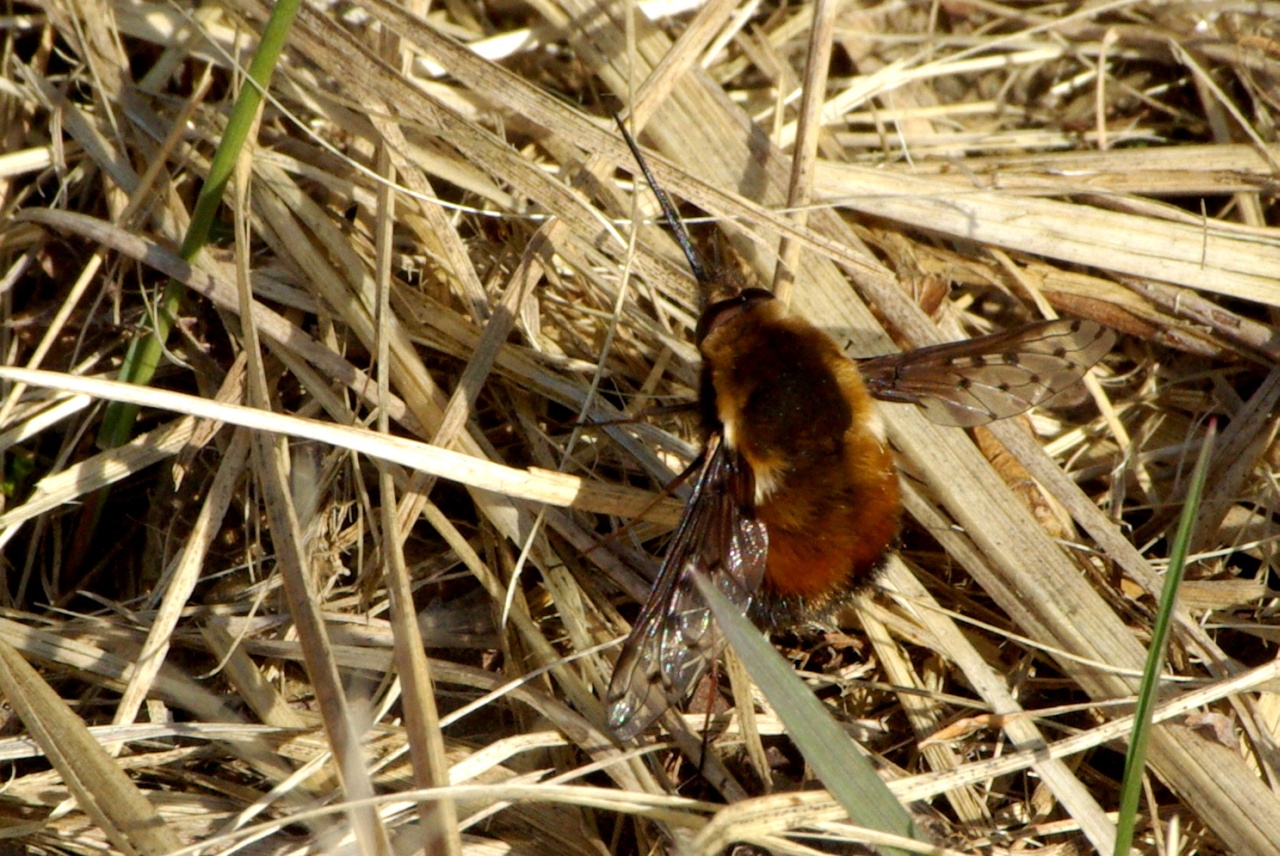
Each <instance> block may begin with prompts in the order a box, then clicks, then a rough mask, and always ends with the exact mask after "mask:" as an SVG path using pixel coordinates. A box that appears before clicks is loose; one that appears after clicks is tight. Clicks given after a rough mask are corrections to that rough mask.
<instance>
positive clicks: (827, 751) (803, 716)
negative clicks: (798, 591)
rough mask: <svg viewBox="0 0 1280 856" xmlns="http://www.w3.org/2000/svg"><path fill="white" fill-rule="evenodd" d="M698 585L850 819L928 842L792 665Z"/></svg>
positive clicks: (706, 585)
mask: <svg viewBox="0 0 1280 856" xmlns="http://www.w3.org/2000/svg"><path fill="white" fill-rule="evenodd" d="M696 581H697V583H698V590H699V591H700V592H701V593H702V596H703V597H705V598H706V600H707V603H708V605H709V606H710V607H711V610H712V612H714V613H715V616H716V620H717V621H718V622H720V629H721V630H722V631H723V632H724V635H725V638H726V639H728V641H729V644H730V645H732V646H733V649H734V651H735V652H737V654H738V657H739V658H740V659H741V660H742V663H743V665H745V666H746V667H747V671H748V672H749V673H750V674H751V677H752V679H753V680H754V681H755V682H756V685H757V686H759V687H760V689H761V691H762V692H763V693H764V694H765V697H766V698H767V699H769V703H770V704H771V705H773V708H774V710H776V711H777V713H778V716H779V718H781V719H782V722H783V724H784V725H785V726H786V728H787V733H788V734H789V735H790V737H791V739H792V740H794V741H795V744H796V746H797V747H799V749H800V752H801V753H802V754H803V755H804V757H805V760H806V761H807V762H808V763H809V766H810V767H812V768H813V771H814V772H815V773H816V774H817V775H818V778H819V779H821V780H822V784H823V785H824V786H825V787H826V789H827V791H828V792H829V793H830V794H831V796H832V797H834V798H835V799H836V801H837V802H839V803H840V805H841V806H842V807H843V808H844V809H845V811H847V812H848V813H849V817H850V819H852V820H853V821H854V822H855V823H858V824H860V825H862V826H866V827H869V828H871V829H876V830H880V831H882V832H888V833H892V834H894V835H901V836H904V837H908V838H915V839H917V840H921V841H923V840H925V839H924V838H923V836H921V835H920V833H919V832H918V831H917V830H916V828H915V824H914V823H912V821H911V816H910V815H908V814H907V812H906V809H904V808H903V807H902V804H901V803H899V802H898V800H897V798H896V797H894V795H893V794H892V793H891V792H890V791H889V788H888V787H887V786H886V785H885V783H884V782H883V781H882V780H881V778H880V777H879V776H878V775H876V771H875V769H874V768H872V766H871V762H870V761H868V760H867V758H866V756H864V755H863V754H862V753H861V752H859V751H858V748H857V747H856V746H855V745H854V743H853V740H852V739H850V737H849V735H847V734H846V733H845V732H844V730H843V729H842V728H841V727H840V725H839V724H838V723H837V722H836V721H835V720H834V719H833V718H832V716H831V714H830V713H829V712H828V711H827V709H826V708H825V707H823V705H822V702H820V701H818V699H817V698H815V697H814V695H813V693H812V692H810V691H809V688H808V687H807V686H805V684H804V682H803V681H801V680H800V678H799V677H798V676H797V675H796V673H795V670H794V669H792V668H791V665H790V664H789V663H787V661H786V660H784V659H783V658H782V657H781V656H780V655H779V654H778V652H777V651H775V650H774V649H773V646H772V645H770V644H769V642H768V640H766V639H765V638H764V637H763V636H761V635H760V631H759V630H757V629H756V628H755V626H754V625H753V624H752V623H751V622H750V621H748V620H747V618H746V617H745V616H744V615H743V614H742V613H741V612H740V611H739V610H738V609H737V608H736V607H735V606H734V605H733V604H732V603H730V602H729V600H728V598H726V597H725V596H724V595H723V594H721V593H720V591H719V590H718V589H716V587H715V585H714V584H712V583H710V582H709V581H707V580H706V579H704V578H702V577H696ZM885 852H893V853H898V852H901V851H897V850H892V851H890V850H888V849H886V850H885Z"/></svg>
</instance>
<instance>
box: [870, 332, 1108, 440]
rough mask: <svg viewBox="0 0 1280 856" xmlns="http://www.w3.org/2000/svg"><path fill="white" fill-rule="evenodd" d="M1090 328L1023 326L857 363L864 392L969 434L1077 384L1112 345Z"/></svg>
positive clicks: (1103, 335)
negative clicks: (921, 411)
mask: <svg viewBox="0 0 1280 856" xmlns="http://www.w3.org/2000/svg"><path fill="white" fill-rule="evenodd" d="M1115 340H1116V336H1115V333H1114V332H1112V331H1111V330H1110V329H1108V328H1106V327H1103V326H1102V325H1101V324H1096V323H1094V322H1092V321H1082V320H1066V319H1064V320H1057V321H1042V322H1040V323H1037V324H1028V325H1027V326H1025V327H1020V328H1018V329H1016V330H1010V331H1008V332H1005V333H995V334H993V335H990V336H982V337H980V338H977V339H969V340H967V341H964V342H952V343H949V344H946V345H933V346H930V347H927V348H918V349H916V350H914V351H907V352H905V353H902V354H888V355H886V356H883V357H874V358H872V359H869V360H862V361H860V362H859V363H858V369H859V370H860V371H861V372H862V379H863V382H864V383H866V385H867V391H868V392H870V393H871V394H872V395H874V396H875V397H876V398H880V399H884V400H885V401H902V402H908V403H911V404H918V405H920V406H921V407H922V408H924V411H925V415H927V416H928V417H929V418H930V419H931V420H933V421H934V422H937V423H939V424H942V425H954V426H959V427H965V428H967V427H970V426H973V425H981V424H983V423H985V422H990V421H992V420H994V419H1003V418H1004V417H1006V416H1013V415H1015V414H1018V413H1021V412H1023V411H1024V410H1027V409H1029V408H1031V407H1033V406H1035V405H1037V404H1039V403H1040V402H1042V401H1044V400H1046V399H1048V398H1049V397H1051V396H1053V395H1055V394H1056V393H1058V392H1061V391H1062V390H1064V389H1066V388H1067V387H1069V386H1071V384H1073V383H1075V382H1076V381H1078V380H1080V378H1081V377H1082V376H1083V375H1084V373H1085V372H1086V371H1087V370H1088V369H1089V367H1090V366H1092V365H1093V364H1094V363H1096V362H1097V361H1098V360H1100V359H1102V356H1103V354H1105V353H1106V352H1107V351H1109V350H1110V349H1111V346H1112V345H1113V344H1114V343H1115Z"/></svg>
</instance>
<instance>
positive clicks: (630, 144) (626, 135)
mask: <svg viewBox="0 0 1280 856" xmlns="http://www.w3.org/2000/svg"><path fill="white" fill-rule="evenodd" d="M613 121H615V122H617V123H618V130H619V131H621V132H622V139H624V140H626V141H627V148H629V149H631V155H632V157H634V158H635V159H636V163H637V164H639V165H640V172H642V173H643V174H644V180H645V181H646V182H648V184H649V189H650V190H652V191H653V195H654V196H656V197H657V199H658V204H659V205H661V206H662V213H663V215H664V216H665V217H666V218H667V225H669V226H670V227H671V231H672V232H674V233H675V237H676V243H677V244H679V245H680V249H682V250H684V256H685V258H687V259H688V260H689V267H690V268H692V269H693V275H694V276H695V277H696V278H697V280H698V283H699V284H700V285H702V286H703V288H709V287H710V286H711V285H712V283H713V281H714V279H715V278H714V277H712V276H711V275H710V273H709V272H708V270H707V267H706V265H704V264H703V263H702V256H701V255H699V253H698V249H697V248H696V247H695V246H694V245H693V239H692V238H690V237H689V230H688V229H687V228H685V225H684V221H683V220H681V219H680V213H679V212H678V211H676V206H675V205H674V204H673V203H672V202H671V197H670V196H668V195H667V191H665V190H663V189H662V185H660V184H658V180H657V179H655V178H654V177H653V173H652V172H650V171H649V164H648V163H647V162H646V161H645V159H644V155H643V154H641V152H640V147H639V146H638V145H636V141H635V138H634V137H632V136H631V132H630V131H628V130H627V126H626V125H624V124H623V123H622V117H621V116H619V115H618V114H616V113H615V114H614V115H613Z"/></svg>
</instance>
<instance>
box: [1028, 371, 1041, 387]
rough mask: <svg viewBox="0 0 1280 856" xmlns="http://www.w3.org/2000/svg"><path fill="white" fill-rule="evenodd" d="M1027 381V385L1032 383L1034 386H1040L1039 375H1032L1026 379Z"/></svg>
mask: <svg viewBox="0 0 1280 856" xmlns="http://www.w3.org/2000/svg"><path fill="white" fill-rule="evenodd" d="M1027 381H1028V382H1029V383H1033V384H1035V385H1036V386H1039V385H1040V375H1038V374H1033V375H1032V376H1031V377H1029V378H1027Z"/></svg>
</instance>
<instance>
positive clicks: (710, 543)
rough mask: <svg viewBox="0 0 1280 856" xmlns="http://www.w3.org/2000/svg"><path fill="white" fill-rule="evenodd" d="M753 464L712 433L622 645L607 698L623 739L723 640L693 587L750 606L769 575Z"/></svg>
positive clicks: (666, 702) (686, 686)
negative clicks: (704, 584) (704, 583)
mask: <svg viewBox="0 0 1280 856" xmlns="http://www.w3.org/2000/svg"><path fill="white" fill-rule="evenodd" d="M754 490H755V486H754V482H753V480H752V476H751V470H750V469H749V468H748V466H747V464H746V463H745V462H744V461H742V460H741V459H740V457H739V456H738V455H737V453H735V452H733V451H732V450H730V449H729V448H728V447H726V446H725V445H724V443H723V442H721V438H720V436H719V435H712V437H711V438H710V439H709V440H708V442H707V446H706V448H705V449H704V450H703V452H702V462H701V466H700V468H699V470H698V475H697V479H696V480H695V482H694V485H693V493H692V495H691V496H690V497H689V501H688V503H687V504H686V505H685V507H684V513H683V514H682V515H681V516H680V523H679V525H678V526H677V527H676V532H675V535H674V536H673V537H672V540H671V544H670V546H669V547H668V548H667V555H666V557H665V558H664V559H663V560H662V567H661V569H660V570H659V571H658V580H657V582H656V583H654V586H653V591H652V592H651V593H650V595H649V600H648V602H647V603H645V605H644V608H643V609H642V610H641V611H640V615H639V617H638V618H637V619H636V622H635V624H634V625H632V628H631V635H630V636H628V637H627V641H626V642H625V643H624V644H623V647H622V654H621V655H620V656H619V657H618V664H617V666H616V667H615V668H614V670H613V678H612V680H611V681H610V682H609V691H608V694H607V696H606V701H607V702H608V705H609V726H610V727H611V728H612V729H613V730H614V731H615V732H616V733H617V734H618V736H619V737H620V738H622V739H624V740H627V739H630V738H632V737H634V736H636V735H637V734H639V733H640V732H642V731H644V729H645V728H647V727H648V726H649V724H650V723H652V722H653V721H654V720H655V719H657V718H658V716H660V715H661V714H662V712H663V711H664V710H666V709H667V708H668V707H670V706H671V705H673V704H679V703H680V702H682V701H684V700H685V699H686V698H687V697H688V695H689V693H690V692H691V691H692V689H693V685H694V684H695V683H696V682H697V680H698V678H699V676H700V675H701V674H702V672H703V671H704V670H705V669H706V667H707V665H708V664H709V663H710V662H711V661H712V660H713V659H715V656H716V655H717V654H718V653H719V652H720V649H721V648H722V647H723V645H724V641H723V638H722V637H721V635H720V630H719V628H718V627H716V624H715V619H714V618H713V616H712V615H711V610H710V608H708V607H707V605H706V603H705V602H704V601H703V599H702V597H701V595H699V594H698V591H697V587H696V586H695V585H694V582H693V580H694V578H695V576H697V575H699V574H701V575H704V576H707V577H710V578H711V579H713V580H714V581H715V583H716V585H717V586H718V587H719V589H720V590H721V591H722V592H724V594H725V595H727V596H728V597H729V599H730V600H731V601H733V602H734V603H735V604H737V606H738V607H739V608H741V609H742V610H743V611H744V612H745V611H746V610H747V609H748V607H750V605H751V598H752V596H753V595H754V594H755V592H756V591H757V590H758V589H759V587H760V582H761V580H762V579H763V578H764V566H765V558H766V557H767V555H768V543H769V542H768V535H767V533H766V531H765V527H764V524H763V523H761V522H760V521H758V520H756V519H755V516H754V511H753V493H754Z"/></svg>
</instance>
